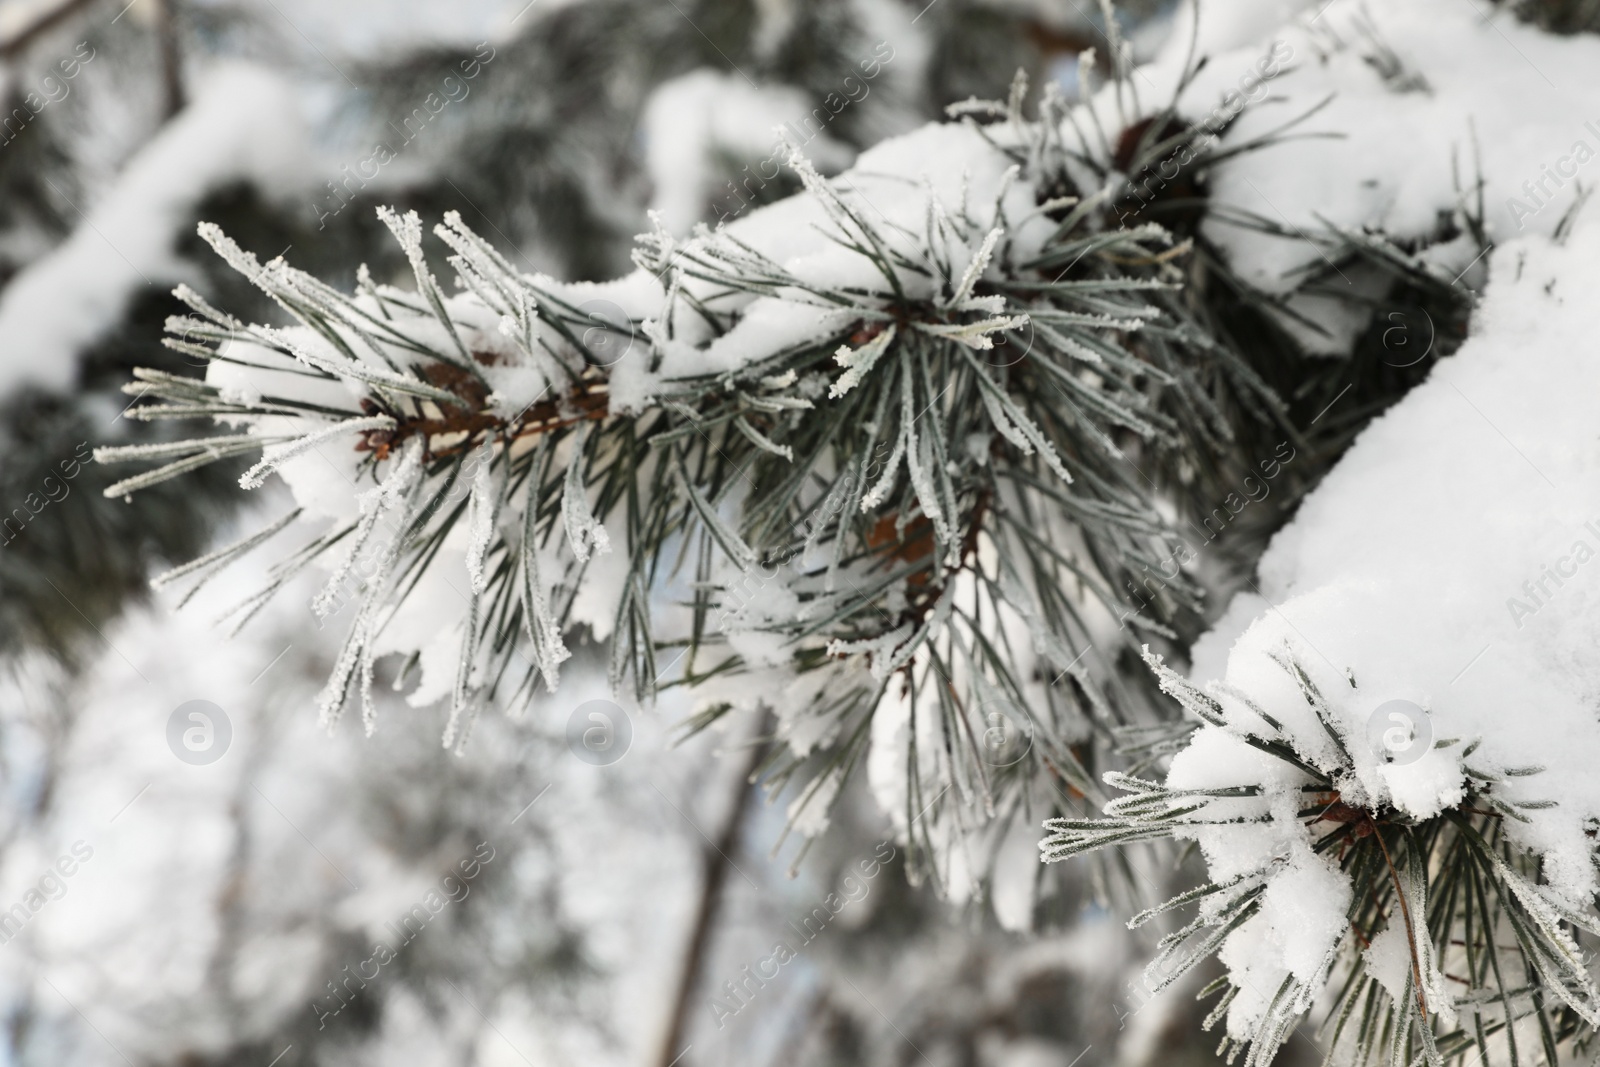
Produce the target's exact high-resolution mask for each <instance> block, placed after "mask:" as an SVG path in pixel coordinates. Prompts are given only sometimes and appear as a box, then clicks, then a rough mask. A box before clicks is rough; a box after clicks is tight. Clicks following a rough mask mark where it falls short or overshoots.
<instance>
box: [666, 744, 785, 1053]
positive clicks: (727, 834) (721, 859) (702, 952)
mask: <svg viewBox="0 0 1600 1067" xmlns="http://www.w3.org/2000/svg"><path fill="white" fill-rule="evenodd" d="M762 729H764V726H763V727H762V728H760V729H758V730H757V731H756V734H755V736H756V737H759V736H760V735H761V730H762ZM765 749H766V746H764V745H761V744H752V745H751V746H750V755H749V757H748V759H747V760H746V764H745V766H744V767H743V768H741V770H740V774H739V779H738V784H737V786H736V787H735V788H736V789H737V794H736V795H735V797H734V801H733V810H732V811H731V812H729V814H728V819H727V821H726V822H725V823H723V825H722V832H721V833H720V834H718V835H717V837H718V839H717V842H716V844H715V845H714V846H712V847H710V848H707V849H706V850H705V851H704V853H703V854H702V866H703V870H704V873H703V875H702V877H701V882H700V903H699V905H698V906H697V907H696V908H695V914H694V922H693V924H692V925H691V926H690V930H689V944H688V946H687V948H686V949H685V951H684V954H683V967H682V969H681V970H680V971H679V972H678V988H677V993H676V994H675V995H674V997H673V1000H672V1014H671V1016H670V1019H671V1021H670V1023H669V1024H668V1026H667V1033H666V1037H665V1038H664V1039H663V1040H662V1043H661V1053H660V1057H659V1059H658V1060H657V1062H658V1063H659V1064H660V1067H672V1064H674V1063H676V1062H677V1061H678V1060H679V1059H681V1058H682V1056H683V1053H684V1052H686V1051H688V1050H687V1049H684V1048H683V1047H682V1045H683V1039H684V1036H685V1035H686V1034H687V1033H688V1031H689V1002H690V999H691V998H692V997H693V996H694V993H695V990H696V989H697V988H698V987H699V985H700V970H701V968H702V967H703V966H704V964H705V958H706V952H707V950H708V949H709V948H710V946H711V935H712V933H713V932H714V931H715V927H716V920H717V912H718V911H719V910H720V907H721V903H722V896H723V888H724V886H725V885H726V884H727V881H728V871H729V869H730V868H731V867H732V866H733V859H732V856H733V854H734V852H735V850H736V849H737V847H738V838H739V828H740V827H741V826H743V825H744V819H745V814H746V813H747V812H748V811H749V810H750V800H751V797H752V796H754V795H755V792H756V786H755V785H754V784H753V783H752V782H751V781H750V779H751V778H752V777H753V776H754V775H755V773H756V769H757V768H758V767H760V766H761V757H762V756H763V754H764V753H765Z"/></svg>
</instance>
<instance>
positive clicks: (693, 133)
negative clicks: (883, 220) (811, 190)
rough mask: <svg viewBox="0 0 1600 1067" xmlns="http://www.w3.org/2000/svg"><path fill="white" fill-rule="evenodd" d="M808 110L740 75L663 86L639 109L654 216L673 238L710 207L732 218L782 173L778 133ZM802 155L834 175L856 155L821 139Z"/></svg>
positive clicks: (683, 79) (794, 97) (688, 78)
mask: <svg viewBox="0 0 1600 1067" xmlns="http://www.w3.org/2000/svg"><path fill="white" fill-rule="evenodd" d="M809 111H810V103H809V101H808V99H807V96H806V94H805V93H804V92H802V91H801V90H800V89H797V88H794V87H792V86H775V85H765V86H754V85H751V84H750V83H749V82H747V81H746V80H745V79H744V78H743V77H742V76H741V75H738V74H734V73H729V72H725V71H719V70H712V69H710V68H704V67H702V68H701V69H699V70H693V71H690V72H689V73H688V74H684V75H681V76H679V77H677V78H673V79H671V80H669V81H665V82H662V83H661V85H659V86H658V87H657V88H656V90H655V92H654V93H652V94H651V96H650V101H649V103H648V104H646V105H645V113H644V123H643V126H644V130H643V132H644V143H645V169H646V171H647V172H648V173H649V175H650V182H651V185H652V186H653V188H654V192H653V194H652V196H651V201H650V206H651V208H652V210H654V211H657V212H659V213H660V215H661V220H662V224H663V225H665V226H666V228H667V229H668V230H669V231H671V232H672V233H675V234H682V233H687V232H688V231H689V230H690V229H691V228H692V227H693V226H694V224H695V223H696V222H699V221H700V219H701V216H702V215H704V213H705V208H706V205H707V204H708V203H712V204H714V205H715V206H717V212H716V213H717V214H718V215H719V216H725V215H730V214H736V213H738V212H739V211H740V210H742V209H743V207H744V204H745V201H746V198H753V197H755V196H757V195H759V194H760V193H761V192H762V191H764V190H765V189H766V187H767V185H768V183H770V182H772V181H773V180H775V179H777V178H778V176H779V174H780V166H781V164H782V163H783V161H784V160H785V159H786V157H787V155H788V153H786V152H782V151H779V149H780V147H781V143H782V142H781V141H780V139H779V136H778V130H779V128H780V127H782V126H783V125H785V124H786V123H794V122H796V121H797V120H801V119H802V118H803V117H804V116H806V115H807V114H808V112H809ZM807 151H808V152H810V154H811V155H812V157H813V158H815V159H816V161H817V165H818V166H820V167H822V168H823V169H824V170H839V169H840V168H842V167H843V166H845V165H846V164H848V163H849V162H850V159H851V157H852V156H853V155H854V153H853V152H852V151H851V150H850V148H849V147H848V146H846V145H844V144H841V143H840V142H838V141H836V140H834V139H833V138H832V137H829V136H828V135H827V134H826V133H823V134H822V135H821V136H820V137H818V138H816V139H815V140H813V141H812V143H811V144H809V145H807ZM728 162H734V163H736V164H737V165H741V166H742V169H741V171H740V172H739V173H737V174H736V175H735V176H734V177H733V179H732V180H731V181H729V180H728V179H727V178H726V177H725V176H724V170H725V164H726V163H728ZM763 164H767V165H765V166H764V165H763ZM719 181H720V182H722V183H724V184H722V185H720V186H719Z"/></svg>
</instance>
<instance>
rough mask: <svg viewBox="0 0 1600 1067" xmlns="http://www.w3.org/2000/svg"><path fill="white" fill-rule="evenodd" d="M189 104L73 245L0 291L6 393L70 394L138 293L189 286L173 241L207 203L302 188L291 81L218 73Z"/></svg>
mask: <svg viewBox="0 0 1600 1067" xmlns="http://www.w3.org/2000/svg"><path fill="white" fill-rule="evenodd" d="M194 100H195V102H194V103H193V104H192V105H191V106H190V107H188V108H187V109H186V110H185V111H183V112H182V113H181V114H179V115H178V116H177V117H176V118H175V119H173V120H172V122H170V123H168V124H167V125H166V126H165V127H163V128H162V130H161V131H160V132H159V133H158V134H157V135H156V136H155V137H154V138H153V139H152V140H151V142H150V143H149V144H148V145H146V146H145V147H144V148H143V149H142V150H140V151H139V152H138V154H136V155H135V156H134V157H133V158H132V159H131V160H129V162H128V164H127V165H126V167H125V168H124V170H123V172H122V174H121V175H120V176H119V177H118V179H117V181H116V182H115V184H113V185H112V187H111V188H110V189H109V190H107V191H106V193H105V195H104V196H103V197H101V198H100V200H99V201H98V202H97V203H94V204H92V205H90V204H80V205H77V207H79V208H81V209H82V211H81V214H80V215H79V218H80V220H81V221H80V225H79V226H78V227H77V229H75V230H74V231H73V233H72V236H70V237H69V238H68V239H67V240H66V241H65V242H64V243H63V244H62V245H60V246H59V247H57V248H56V249H54V250H53V251H51V252H50V253H49V254H48V255H46V256H44V257H42V258H41V259H39V260H38V261H36V262H35V263H33V264H31V265H30V266H29V267H28V268H27V269H26V270H24V271H22V272H21V273H20V274H18V275H17V277H15V278H14V279H12V280H11V282H10V284H9V285H7V286H6V287H5V290H4V292H3V293H0V337H4V338H5V341H6V343H5V348H4V351H3V352H0V392H9V391H10V390H12V389H14V388H16V387H17V386H19V385H22V384H25V383H31V384H35V385H40V386H44V387H46V388H53V389H64V388H66V387H67V386H69V385H71V383H72V382H73V380H74V379H75V377H76V375H77V369H78V368H77V356H78V353H79V352H81V351H82V350H83V349H84V347H86V346H87V345H89V344H91V343H93V342H94V341H96V340H98V339H99V338H100V337H101V336H102V335H103V334H104V333H105V331H106V330H108V329H110V328H111V327H112V326H113V325H115V324H116V323H117V321H118V320H119V319H120V318H121V316H122V314H123V312H124V310H125V308H126V306H127V304H128V302H129V301H130V300H131V299H132V297H133V294H134V293H135V292H137V291H138V290H139V289H140V288H141V287H147V286H148V287H152V288H151V291H152V292H153V291H155V288H153V287H159V286H162V285H164V284H165V285H170V284H171V283H172V282H173V281H175V280H178V279H181V278H184V277H186V272H187V270H188V268H186V267H185V265H184V264H183V262H182V261H181V260H180V259H179V258H178V256H177V255H176V253H175V251H174V249H173V241H174V237H175V235H176V234H177V233H178V232H179V230H181V229H182V227H183V224H184V223H185V222H186V221H187V220H188V219H189V218H191V217H192V215H193V212H194V209H195V206H196V205H197V204H198V203H199V201H200V200H201V199H202V198H203V197H204V196H205V194H206V193H208V192H210V191H211V190H213V189H216V188H218V187H219V186H222V185H224V184H226V183H228V182H230V181H237V180H250V181H253V182H255V183H257V184H258V185H260V186H261V187H262V188H264V189H269V190H273V191H274V192H281V191H282V190H285V189H292V188H295V187H297V186H298V185H299V184H301V183H302V182H303V180H304V175H305V173H306V172H307V169H308V160H307V156H306V150H305V144H306V138H305V134H304V131H303V129H302V122H301V118H300V104H299V101H298V99H297V98H296V96H295V91H294V88H293V87H292V86H291V85H290V84H289V83H287V82H286V81H284V80H283V79H282V78H280V77H278V76H277V75H275V74H272V73H270V72H268V71H266V70H264V69H262V68H259V67H255V66H251V65H247V64H243V63H234V62H229V63H223V64H219V65H218V66H217V67H216V68H215V69H213V70H211V71H210V72H208V73H207V75H206V76H205V77H204V78H202V79H201V81H200V83H199V84H198V85H197V86H196V87H195V93H194Z"/></svg>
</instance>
